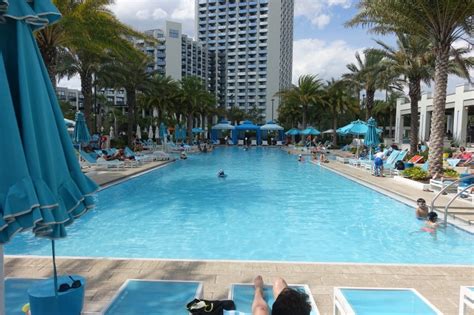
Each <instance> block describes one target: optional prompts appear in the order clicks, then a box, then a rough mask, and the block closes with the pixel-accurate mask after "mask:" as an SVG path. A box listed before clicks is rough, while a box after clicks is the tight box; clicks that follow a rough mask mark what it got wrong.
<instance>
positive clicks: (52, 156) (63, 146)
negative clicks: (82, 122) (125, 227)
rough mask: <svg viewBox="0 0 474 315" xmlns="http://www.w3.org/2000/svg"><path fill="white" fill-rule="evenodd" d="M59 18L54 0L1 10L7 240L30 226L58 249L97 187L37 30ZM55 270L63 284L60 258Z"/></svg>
mask: <svg viewBox="0 0 474 315" xmlns="http://www.w3.org/2000/svg"><path fill="white" fill-rule="evenodd" d="M0 2H2V1H0ZM3 2H5V1H3ZM59 17H60V14H59V12H58V11H57V10H56V8H55V7H54V6H53V5H52V4H51V2H50V1H49V0H42V1H34V3H33V2H31V1H27V0H16V1H10V2H9V4H8V7H7V9H6V13H5V14H4V15H3V16H2V13H0V21H1V22H0V104H1V108H2V113H1V115H0V147H1V148H8V154H0V167H1V169H2V170H8V171H2V172H1V174H2V176H0V244H5V243H7V242H8V241H10V240H11V238H12V237H13V236H14V235H15V234H16V233H17V232H22V231H27V230H29V231H32V232H33V234H34V235H36V236H38V237H45V238H49V239H52V240H53V242H52V249H53V254H54V240H56V239H60V238H64V237H66V235H67V234H66V226H67V225H69V224H71V223H73V221H74V220H75V219H77V218H79V217H80V216H82V215H83V214H84V213H86V212H87V211H88V210H89V209H91V208H92V207H93V206H94V200H93V196H92V195H93V194H94V193H95V192H96V190H97V185H96V184H95V183H94V182H92V181H91V180H90V179H89V178H88V177H86V176H85V175H84V174H83V173H82V171H81V168H80V166H79V163H78V161H77V158H76V155H75V153H74V148H73V146H72V142H71V139H70V138H69V136H68V134H67V131H66V128H65V127H64V117H63V115H62V113H61V109H60V107H59V104H58V101H57V99H56V93H55V91H54V89H53V87H52V85H51V81H50V78H49V75H48V72H47V71H46V68H45V66H44V63H43V60H42V58H41V53H40V51H39V49H38V47H37V44H36V40H35V36H34V34H33V33H32V30H35V29H38V28H40V27H43V26H46V25H47V24H48V23H52V22H55V21H57V20H58V19H59ZM0 251H3V247H1V246H0ZM0 258H1V259H2V261H1V262H0V263H2V264H3V253H2V254H1V255H0ZM53 268H54V276H55V277H54V278H55V290H57V289H58V286H57V274H56V266H55V264H54V256H53ZM2 269H3V268H2ZM1 276H2V278H3V273H2V275H1ZM1 283H2V287H3V279H1ZM0 292H2V293H3V289H2V290H0ZM0 299H1V300H2V302H3V296H1V297H0ZM0 313H1V314H4V312H3V310H0Z"/></svg>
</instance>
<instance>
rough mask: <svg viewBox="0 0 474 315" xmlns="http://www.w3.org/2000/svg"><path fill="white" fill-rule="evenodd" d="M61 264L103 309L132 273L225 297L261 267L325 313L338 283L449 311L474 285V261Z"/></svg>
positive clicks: (31, 270)
mask: <svg viewBox="0 0 474 315" xmlns="http://www.w3.org/2000/svg"><path fill="white" fill-rule="evenodd" d="M167 163H169V161H165V162H154V163H149V164H147V165H145V166H142V167H140V168H132V169H127V170H125V171H100V172H94V173H89V174H88V175H89V176H90V177H91V178H93V179H94V180H95V181H96V182H98V183H99V184H100V185H102V186H104V185H108V184H110V183H114V182H117V181H120V180H122V179H125V178H127V177H129V176H133V175H136V174H138V173H140V172H145V171H148V170H150V169H153V168H156V167H160V166H163V165H165V164H167ZM315 167H317V166H316V165H315ZM324 167H328V168H330V169H333V170H334V171H337V172H339V173H341V174H344V175H345V176H350V177H351V178H353V179H355V180H357V181H360V182H361V183H366V184H370V185H372V186H375V187H379V188H380V189H382V188H383V189H386V188H387V187H389V189H390V191H391V192H392V193H393V194H395V195H397V196H399V197H400V198H402V197H403V198H405V199H407V200H413V201H414V200H416V199H417V198H419V197H423V198H425V199H426V200H427V201H429V200H431V198H432V197H433V196H434V194H433V193H429V192H423V191H421V190H420V191H418V190H415V189H413V188H412V187H408V186H404V185H403V184H400V183H398V182H397V183H395V182H394V179H393V178H376V177H373V176H371V175H370V173H368V172H365V171H363V170H359V169H357V168H354V167H350V166H347V165H344V164H342V163H338V162H332V161H331V162H330V163H327V164H324ZM443 198H444V197H443ZM138 245H139V244H137V246H138ZM334 250H337V248H334ZM447 254H448V255H449V253H447ZM473 255H474V254H473ZM57 265H58V272H59V273H60V274H80V275H82V276H84V277H85V278H86V279H87V286H86V294H85V295H86V297H85V305H84V314H97V313H98V312H100V311H101V310H103V309H104V307H105V306H106V305H107V303H109V302H110V300H111V299H112V297H113V296H114V294H115V293H116V292H117V290H118V289H119V287H120V286H121V285H122V284H123V282H124V281H125V280H127V279H155V280H156V279H162V280H196V281H203V283H204V297H205V298H207V299H225V298H227V295H228V292H229V286H230V284H231V283H251V282H252V280H253V278H254V277H255V276H256V275H258V274H261V275H262V276H263V278H264V280H265V281H266V282H271V281H272V280H273V279H274V278H275V277H278V276H280V277H283V278H285V279H286V280H287V281H288V282H289V283H302V284H304V283H306V284H308V285H309V286H310V289H311V291H312V293H313V297H314V299H315V301H316V304H317V305H318V308H319V310H320V313H321V314H328V315H329V314H332V312H333V306H332V305H333V300H332V299H333V288H334V287H335V286H360V287H408V288H415V289H417V290H418V291H419V292H420V293H421V294H423V295H424V296H425V297H426V298H427V299H428V300H429V301H430V302H432V303H433V304H434V305H435V306H436V307H437V308H439V309H440V310H441V311H442V312H443V313H444V314H453V315H454V314H458V309H459V288H460V286H462V285H464V286H468V285H471V286H472V285H474V266H449V265H400V264H391V265H388V264H351V263H349V264H337V263H334V264H331V263H293V262H290V263H286V262H285V263H279V262H239V261H191V260H189V261H187V260H159V259H109V258H98V259H91V258H58V259H57ZM4 266H5V276H6V277H32V278H40V277H50V276H52V261H51V259H50V258H42V257H21V256H6V257H5V264H4ZM467 314H474V312H471V313H469V312H468V313H467Z"/></svg>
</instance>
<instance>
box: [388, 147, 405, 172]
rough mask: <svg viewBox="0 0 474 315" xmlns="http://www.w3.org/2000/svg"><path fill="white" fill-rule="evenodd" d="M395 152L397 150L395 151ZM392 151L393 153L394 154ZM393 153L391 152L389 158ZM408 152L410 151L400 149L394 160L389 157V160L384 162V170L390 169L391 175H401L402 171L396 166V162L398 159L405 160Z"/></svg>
mask: <svg viewBox="0 0 474 315" xmlns="http://www.w3.org/2000/svg"><path fill="white" fill-rule="evenodd" d="M393 152H395V150H394V151H393ZM393 152H392V154H393ZM392 154H390V156H389V158H390V157H391V156H392ZM407 154H408V151H407V150H403V151H400V152H399V153H398V154H397V156H396V157H395V158H394V159H393V160H390V161H389V159H387V161H385V163H384V166H383V170H384V172H385V171H388V172H389V174H390V175H393V174H395V175H399V174H400V172H399V171H398V170H397V169H396V168H395V164H396V163H397V162H398V161H402V162H403V159H405V157H406V156H407Z"/></svg>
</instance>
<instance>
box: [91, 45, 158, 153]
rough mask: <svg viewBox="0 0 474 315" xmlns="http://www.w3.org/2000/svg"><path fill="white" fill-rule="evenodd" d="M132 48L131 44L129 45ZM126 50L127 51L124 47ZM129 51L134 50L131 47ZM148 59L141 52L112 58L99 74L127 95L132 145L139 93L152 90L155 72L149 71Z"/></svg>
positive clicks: (129, 132) (103, 79)
mask: <svg viewBox="0 0 474 315" xmlns="http://www.w3.org/2000/svg"><path fill="white" fill-rule="evenodd" d="M129 45H130V46H131V44H129ZM124 49H126V48H125V47H124ZM128 49H133V47H129V48H128ZM148 64H149V60H148V58H146V56H145V55H143V54H142V53H141V52H139V51H136V50H135V51H134V53H133V54H132V53H130V54H129V55H128V56H127V55H120V56H112V57H111V59H110V61H109V62H108V63H106V64H105V65H103V67H102V68H101V71H100V73H99V75H100V80H102V81H103V82H104V83H105V85H106V86H108V87H111V88H116V89H120V88H124V89H125V91H126V93H127V110H128V128H127V140H128V144H129V145H132V140H133V139H132V134H133V128H134V127H135V119H136V117H135V109H136V105H137V93H139V92H143V91H147V90H149V88H150V78H151V77H152V76H153V74H154V73H153V72H150V71H147V65H148Z"/></svg>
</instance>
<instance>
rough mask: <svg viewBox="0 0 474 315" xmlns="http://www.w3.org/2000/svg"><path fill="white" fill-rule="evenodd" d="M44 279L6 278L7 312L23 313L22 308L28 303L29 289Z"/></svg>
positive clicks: (7, 314) (7, 313)
mask: <svg viewBox="0 0 474 315" xmlns="http://www.w3.org/2000/svg"><path fill="white" fill-rule="evenodd" d="M42 280H43V279H29V278H6V279H5V302H6V303H5V314H6V315H10V314H23V312H22V311H21V308H22V307H23V305H25V304H27V303H28V289H29V288H30V287H31V285H33V284H35V283H36V282H38V281H42Z"/></svg>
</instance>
